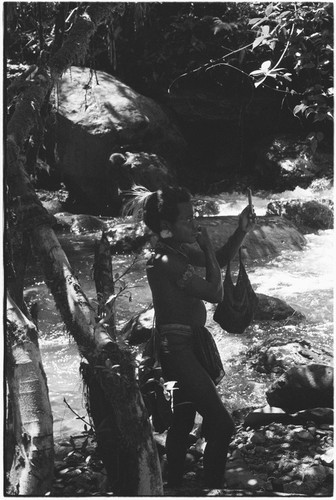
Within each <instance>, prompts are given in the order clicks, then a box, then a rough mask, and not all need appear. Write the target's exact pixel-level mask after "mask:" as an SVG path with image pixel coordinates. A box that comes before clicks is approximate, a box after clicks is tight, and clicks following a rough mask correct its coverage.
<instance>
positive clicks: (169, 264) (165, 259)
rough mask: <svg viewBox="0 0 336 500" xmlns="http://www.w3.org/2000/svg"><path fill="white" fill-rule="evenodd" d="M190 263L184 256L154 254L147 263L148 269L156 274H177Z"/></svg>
mask: <svg viewBox="0 0 336 500" xmlns="http://www.w3.org/2000/svg"><path fill="white" fill-rule="evenodd" d="M188 264H189V262H188V261H187V260H186V259H185V258H184V257H182V256H180V255H176V254H154V255H152V256H151V257H150V259H149V260H148V261H147V265H146V267H147V269H152V270H154V271H156V272H164V273H173V274H175V273H176V274H177V273H180V272H181V271H183V270H184V269H186V267H187V266H188Z"/></svg>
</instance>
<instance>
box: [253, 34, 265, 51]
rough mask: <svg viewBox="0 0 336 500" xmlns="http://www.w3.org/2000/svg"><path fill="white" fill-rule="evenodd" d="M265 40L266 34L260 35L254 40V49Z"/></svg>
mask: <svg viewBox="0 0 336 500" xmlns="http://www.w3.org/2000/svg"><path fill="white" fill-rule="evenodd" d="M264 40H265V37H264V36H258V37H257V38H256V39H255V40H254V42H253V45H252V50H253V49H255V48H256V47H258V46H259V45H261V44H262V43H263V41H264Z"/></svg>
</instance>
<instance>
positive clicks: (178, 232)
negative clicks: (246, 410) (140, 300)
mask: <svg viewBox="0 0 336 500" xmlns="http://www.w3.org/2000/svg"><path fill="white" fill-rule="evenodd" d="M144 221H145V223H146V225H147V226H148V227H149V228H150V229H151V230H152V231H153V232H154V233H156V234H157V235H158V236H159V240H158V244H157V246H156V248H155V251H154V253H153V255H152V257H151V258H150V259H149V261H148V263H147V277H148V282H149V285H150V288H151V291H152V295H153V304H154V310H155V319H156V328H157V332H158V336H159V341H160V361H161V365H162V369H163V375H164V378H165V380H174V381H176V382H177V387H178V390H176V391H174V406H173V422H172V425H171V426H170V428H169V429H168V433H167V440H166V452H167V461H168V486H170V487H178V486H179V485H181V481H182V477H183V471H184V461H185V456H186V452H187V447H188V436H189V433H190V432H191V430H192V428H193V425H194V420H195V415H196V411H197V412H198V413H200V415H202V417H203V425H202V429H203V433H204V436H205V439H206V441H207V445H206V448H205V451H204V459H203V464H204V480H205V485H206V486H207V487H210V488H222V487H223V486H224V474H225V463H226V457H227V451H228V446H229V443H230V440H231V437H232V434H233V433H234V423H233V420H232V418H231V416H230V414H229V413H228V411H227V410H226V408H225V406H224V405H223V403H222V401H221V398H220V397H219V395H218V392H217V390H216V386H215V383H214V381H213V380H212V378H211V376H210V375H209V373H208V372H207V371H206V369H205V368H204V366H202V364H201V361H200V359H199V357H198V354H197V351H196V349H195V338H196V335H205V334H206V333H208V332H207V331H206V329H205V327H204V325H205V322H206V309H205V305H204V303H203V300H206V301H208V302H212V303H218V302H220V301H221V300H222V298H223V287H222V276H221V271H220V267H222V266H224V265H225V264H227V262H228V261H229V260H231V259H232V258H233V257H234V255H235V254H236V252H237V251H238V249H239V247H240V245H241V243H242V241H243V239H244V237H245V235H246V233H247V232H248V231H249V230H250V229H251V228H252V226H253V214H252V213H251V209H250V207H246V208H245V209H244V210H243V211H242V213H241V214H240V216H239V226H238V228H237V229H236V231H235V232H234V234H233V235H232V236H231V237H230V238H229V240H228V241H227V243H226V244H225V245H224V246H223V247H221V248H220V249H219V250H217V252H215V251H214V249H213V247H212V244H211V241H210V239H209V236H208V233H207V230H206V229H204V228H203V229H202V230H199V229H198V228H197V226H196V223H195V220H194V215H193V207H192V204H191V197H190V193H189V192H188V191H187V190H185V189H183V188H165V189H163V190H162V191H157V192H154V193H151V194H150V195H148V197H147V199H146V201H145V204H144ZM196 242H197V243H198V247H196V245H194V244H195V243H196ZM193 266H202V267H205V271H206V275H205V278H201V277H200V276H198V275H197V274H196V273H195V271H194V268H193ZM215 382H218V381H215Z"/></svg>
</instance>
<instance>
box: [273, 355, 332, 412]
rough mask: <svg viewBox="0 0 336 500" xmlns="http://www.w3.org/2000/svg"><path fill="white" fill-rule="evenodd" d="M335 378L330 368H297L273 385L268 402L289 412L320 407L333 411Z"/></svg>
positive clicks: (315, 366) (315, 365)
mask: <svg viewBox="0 0 336 500" xmlns="http://www.w3.org/2000/svg"><path fill="white" fill-rule="evenodd" d="M333 375H334V371H333V368H332V367H331V366H327V365H320V364H310V365H307V366H299V367H296V366H294V367H292V368H290V369H289V370H287V371H286V372H285V373H284V374H283V375H282V376H281V377H279V378H278V379H277V380H276V381H275V382H274V383H273V384H272V385H271V386H270V388H269V389H268V391H267V393H266V398H267V402H268V404H269V405H270V406H276V407H278V408H282V409H283V410H286V411H287V412H289V413H294V412H297V411H299V410H305V409H308V408H316V407H318V406H319V407H326V408H333V406H334V402H333V393H334V390H333V385H334V377H333Z"/></svg>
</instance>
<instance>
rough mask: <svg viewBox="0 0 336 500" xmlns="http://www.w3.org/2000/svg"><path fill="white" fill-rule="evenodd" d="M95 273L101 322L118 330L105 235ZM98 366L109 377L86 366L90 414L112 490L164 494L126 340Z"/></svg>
mask: <svg viewBox="0 0 336 500" xmlns="http://www.w3.org/2000/svg"><path fill="white" fill-rule="evenodd" d="M94 268H95V282H96V289H97V293H98V294H99V302H100V310H101V321H103V322H105V321H108V325H107V327H109V328H112V329H113V331H115V325H114V324H112V321H111V319H112V318H113V319H114V311H113V304H114V301H115V296H114V282H113V275H112V260H111V250H110V245H109V242H108V239H107V238H106V235H105V234H104V233H103V235H102V238H101V240H100V242H99V243H98V242H96V251H95V265H94ZM111 297H113V298H112V299H111ZM104 304H105V310H104ZM107 354H108V357H107ZM97 365H98V366H105V369H104V370H105V371H106V370H109V372H110V373H109V376H107V377H102V376H101V374H102V372H101V373H99V372H97V370H96V375H95V374H94V373H93V372H92V369H90V368H89V367H87V365H84V366H82V368H83V378H84V381H85V383H86V385H87V387H88V393H89V396H90V397H89V401H90V403H89V412H90V414H91V416H92V418H93V421H94V424H95V430H96V435H97V443H98V447H99V451H100V455H101V456H102V458H103V462H104V465H105V468H106V470H107V472H108V474H109V477H110V478H113V483H112V484H111V486H112V490H113V491H115V492H116V493H117V494H119V495H134V494H137V495H148V494H150V495H162V494H163V489H162V479H161V469H160V463H159V459H158V454H157V450H156V445H155V443H154V441H153V437H152V431H151V427H150V424H149V420H148V414H147V410H146V407H145V404H144V402H143V399H142V396H141V392H140V390H139V387H138V383H137V381H136V376H135V366H134V359H133V356H132V354H131V352H130V351H129V349H128V348H127V346H126V345H125V344H124V343H123V341H121V340H120V339H117V341H116V343H111V344H110V345H106V346H105V349H104V352H103V353H101V354H100V355H99V359H98V361H97ZM97 365H96V366H97ZM99 379H100V380H99Z"/></svg>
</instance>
